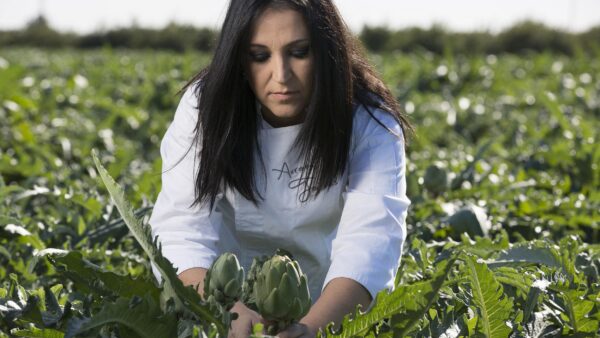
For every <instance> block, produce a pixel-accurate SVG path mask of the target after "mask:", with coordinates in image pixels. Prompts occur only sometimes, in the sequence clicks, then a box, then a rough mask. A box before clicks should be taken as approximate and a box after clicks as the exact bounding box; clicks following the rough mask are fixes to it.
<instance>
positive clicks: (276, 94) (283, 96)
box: [271, 92, 298, 100]
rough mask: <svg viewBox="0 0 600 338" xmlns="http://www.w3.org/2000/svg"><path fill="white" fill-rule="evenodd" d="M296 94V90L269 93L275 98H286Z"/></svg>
mask: <svg viewBox="0 0 600 338" xmlns="http://www.w3.org/2000/svg"><path fill="white" fill-rule="evenodd" d="M297 94H298V92H286V93H285V94H282V93H271V96H272V97H274V98H275V99H276V100H288V99H290V98H292V97H294V96H296V95H297Z"/></svg>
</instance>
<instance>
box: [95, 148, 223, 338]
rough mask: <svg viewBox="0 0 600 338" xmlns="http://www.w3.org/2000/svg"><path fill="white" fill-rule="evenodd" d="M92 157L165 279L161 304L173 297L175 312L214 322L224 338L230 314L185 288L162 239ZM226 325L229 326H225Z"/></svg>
mask: <svg viewBox="0 0 600 338" xmlns="http://www.w3.org/2000/svg"><path fill="white" fill-rule="evenodd" d="M92 157H93V160H94V163H95V165H96V169H97V170H98V173H99V174H100V177H101V179H102V181H103V182H104V185H105V186H106V189H107V190H108V192H109V194H110V196H111V198H112V200H113V202H114V203H115V205H116V207H117V209H118V210H119V213H120V214H121V217H122V218H123V221H124V222H125V224H127V227H128V228H129V231H131V233H132V235H133V237H134V238H135V239H136V240H137V242H138V243H139V244H140V246H141V247H142V249H143V250H144V252H146V254H147V255H148V257H149V258H150V260H151V261H152V262H153V263H154V264H155V265H156V267H157V269H158V271H160V274H161V276H162V278H163V285H162V286H163V293H162V297H163V302H161V305H163V306H164V307H166V306H167V305H166V304H167V303H168V299H170V298H172V299H173V300H174V302H175V304H174V305H175V309H176V310H178V311H184V309H186V310H188V311H191V312H193V313H195V314H196V315H197V316H199V317H200V318H201V319H202V320H204V321H206V322H208V323H213V324H214V325H216V326H217V329H218V331H219V334H220V335H222V336H224V335H225V334H226V330H227V327H228V325H229V324H228V323H229V321H228V320H229V317H228V313H224V314H222V320H221V319H219V318H217V316H215V315H214V314H213V313H212V311H211V309H210V307H209V306H208V305H207V304H206V303H205V302H204V301H203V300H202V298H200V295H199V294H198V292H197V291H196V290H194V289H193V288H192V287H185V286H184V285H183V283H182V282H181V280H180V279H179V278H178V277H177V272H176V270H175V268H174V267H173V264H172V263H171V262H170V261H169V260H168V259H167V258H165V257H164V256H163V255H162V249H161V247H159V246H157V243H158V237H156V238H155V239H154V240H152V232H151V228H150V226H149V225H143V224H142V223H141V221H140V220H139V219H138V218H137V217H135V215H134V212H133V208H132V207H131V205H130V204H129V202H128V201H127V199H126V198H125V193H124V191H123V189H122V188H121V187H120V186H119V185H118V184H117V182H115V180H114V179H113V178H112V177H111V176H110V175H109V174H108V172H107V171H106V169H105V168H104V167H103V166H102V164H101V163H100V160H98V156H97V155H96V151H95V150H93V151H92ZM223 322H225V323H226V324H223Z"/></svg>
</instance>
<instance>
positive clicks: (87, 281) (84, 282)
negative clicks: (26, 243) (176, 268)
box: [36, 249, 160, 300]
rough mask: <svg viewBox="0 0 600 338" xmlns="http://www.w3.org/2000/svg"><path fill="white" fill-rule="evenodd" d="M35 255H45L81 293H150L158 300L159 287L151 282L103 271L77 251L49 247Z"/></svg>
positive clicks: (127, 295) (127, 294)
mask: <svg viewBox="0 0 600 338" xmlns="http://www.w3.org/2000/svg"><path fill="white" fill-rule="evenodd" d="M36 256H37V257H47V258H48V260H49V261H50V262H51V263H52V265H54V266H55V268H56V269H57V271H58V273H60V274H62V275H64V276H66V277H68V278H69V279H70V280H72V281H73V282H74V283H75V287H76V288H77V289H80V290H82V291H84V292H95V293H99V294H101V295H105V296H106V295H116V296H121V297H133V296H135V295H138V296H140V295H142V294H145V293H150V295H151V296H152V297H153V298H154V299H155V300H158V299H159V295H160V289H159V288H157V287H156V286H155V285H154V283H152V282H150V281H147V280H143V279H141V278H137V279H133V278H131V277H129V276H122V275H119V274H116V273H114V272H111V271H105V270H104V269H102V268H101V267H99V266H97V265H95V264H93V263H90V262H89V261H87V260H85V259H84V258H83V255H82V254H81V252H79V251H63V250H57V249H50V250H42V251H40V252H39V253H38V254H37V255H36Z"/></svg>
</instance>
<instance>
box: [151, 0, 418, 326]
mask: <svg viewBox="0 0 600 338" xmlns="http://www.w3.org/2000/svg"><path fill="white" fill-rule="evenodd" d="M359 46H360V45H359V43H358V42H357V41H356V40H355V38H353V37H352V35H351V33H350V32H349V30H348V28H347V27H346V25H345V24H344V23H343V21H342V19H341V18H340V15H339V13H338V11H337V9H336V8H335V6H334V4H333V3H332V1H331V0H232V1H231V3H230V5H229V8H228V11H227V15H226V18H225V21H224V23H223V27H222V30H221V35H220V38H219V41H218V44H217V48H216V50H215V54H214V57H213V60H212V63H211V64H210V65H209V66H208V67H207V68H205V69H204V70H202V71H201V72H200V73H199V74H198V75H196V77H195V78H194V79H193V80H192V81H190V83H188V85H187V86H186V88H185V93H184V95H183V97H182V99H181V102H180V104H179V107H178V108H177V111H176V113H175V118H174V120H173V123H172V124H171V125H170V126H169V128H168V130H167V132H166V134H165V136H164V138H163V140H162V143H161V156H162V159H163V167H164V168H165V169H166V171H165V172H164V173H163V176H162V190H161V192H160V194H159V196H158V198H157V201H156V204H155V207H154V211H153V213H152V217H151V219H150V224H151V225H152V230H153V231H152V232H153V236H157V235H158V236H159V240H160V241H161V243H162V247H163V254H164V255H165V256H166V257H167V258H168V259H169V260H170V261H171V262H173V264H174V265H175V267H176V268H178V273H179V278H180V279H181V280H182V281H183V282H184V284H186V285H197V284H200V290H202V283H203V279H204V275H205V273H206V269H207V268H208V267H209V266H210V264H211V263H212V261H213V260H214V259H215V258H216V256H217V255H218V254H220V253H222V252H226V251H229V252H233V253H235V254H236V255H237V256H238V257H239V259H240V262H241V264H242V265H243V266H244V267H245V268H246V271H248V270H247V269H248V268H249V265H250V263H251V261H252V258H253V257H255V256H259V255H272V254H273V253H274V252H275V250H276V249H277V248H283V249H286V250H287V251H289V252H291V253H292V254H293V255H294V258H296V259H297V260H298V261H299V263H300V266H301V268H302V269H303V271H304V272H305V273H306V274H307V276H308V280H309V285H310V292H311V296H312V298H313V306H312V308H311V310H310V311H309V313H308V314H307V315H306V317H304V318H303V319H302V320H301V322H300V323H299V324H295V325H292V326H290V327H288V328H287V329H286V330H284V331H282V332H280V333H279V336H280V337H312V336H314V335H315V333H316V332H317V330H318V329H319V328H320V327H324V326H325V325H326V324H327V323H329V322H331V321H335V322H338V323H339V322H340V320H341V318H343V316H344V315H345V314H346V313H349V312H351V311H352V310H353V309H354V308H355V307H356V305H357V304H362V306H363V308H366V307H367V306H368V305H369V304H370V302H371V300H372V299H373V297H374V296H375V294H376V293H377V292H378V291H379V290H381V289H384V288H392V287H393V280H394V274H395V272H396V269H397V268H398V263H399V259H400V254H401V250H402V245H403V243H404V240H405V237H406V230H405V224H404V223H405V219H406V212H407V209H408V206H409V204H410V200H409V199H408V198H407V197H406V188H405V185H406V184H405V177H404V170H405V169H404V168H405V157H404V154H405V152H404V145H405V138H404V137H405V135H407V134H408V133H409V132H411V131H412V129H411V126H410V124H409V123H408V121H407V119H406V118H405V116H404V115H402V114H400V113H399V107H398V104H397V102H395V100H394V98H393V97H392V95H391V93H390V91H389V90H388V89H387V88H386V87H385V85H384V84H383V83H382V81H381V80H380V79H379V78H378V76H377V74H376V73H375V72H374V71H373V70H372V68H371V67H370V66H369V64H368V62H367V61H366V58H365V57H364V55H363V54H364V53H363V52H362V51H361V50H360V49H359ZM153 271H154V274H155V275H156V278H157V279H159V280H160V275H159V274H158V271H157V270H156V268H155V267H154V266H153ZM232 311H234V312H237V313H238V314H239V318H238V319H237V320H235V321H234V322H233V323H232V328H231V331H230V332H231V336H236V337H237V336H248V334H249V332H250V330H251V327H252V325H253V324H255V323H258V322H260V321H261V320H262V319H261V318H260V316H259V315H258V314H257V313H255V312H253V311H251V310H249V309H248V308H246V307H245V306H244V305H243V304H242V303H237V304H236V305H235V306H234V308H233V310H232Z"/></svg>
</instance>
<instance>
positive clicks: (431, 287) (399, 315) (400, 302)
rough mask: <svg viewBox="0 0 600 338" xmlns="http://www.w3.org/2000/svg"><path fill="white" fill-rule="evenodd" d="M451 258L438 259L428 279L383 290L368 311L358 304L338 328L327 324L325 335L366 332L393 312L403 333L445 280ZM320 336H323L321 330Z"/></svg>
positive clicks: (433, 299)
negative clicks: (432, 273)
mask: <svg viewBox="0 0 600 338" xmlns="http://www.w3.org/2000/svg"><path fill="white" fill-rule="evenodd" d="M454 261H455V258H451V259H449V260H444V261H442V262H440V263H438V265H437V266H436V270H435V271H436V272H435V274H434V275H433V277H432V278H431V279H429V280H426V281H420V282H417V283H414V284H410V285H399V286H398V287H397V288H396V289H395V290H394V291H392V292H389V291H387V290H382V291H381V292H379V293H378V294H377V296H376V297H375V301H374V303H373V304H372V305H371V307H370V308H369V310H368V311H367V312H361V311H360V309H359V308H357V310H356V311H355V313H354V314H353V316H352V319H350V318H351V317H350V315H347V316H345V317H344V319H343V321H342V323H341V327H340V329H339V330H338V331H333V329H332V326H331V324H329V325H328V327H327V329H326V330H325V331H324V334H325V335H326V336H327V337H357V336H365V335H368V334H369V331H370V330H372V328H373V326H374V325H377V324H379V323H380V322H381V321H382V320H384V319H387V318H390V317H392V316H393V315H396V317H395V318H394V320H395V324H394V326H395V329H396V330H398V332H399V334H400V336H402V335H403V334H404V333H407V332H409V331H410V330H411V329H412V327H413V325H414V324H416V323H417V322H418V320H420V319H421V317H423V315H424V314H425V313H426V312H427V310H428V309H429V307H430V306H431V304H432V303H433V302H434V301H435V300H436V299H437V297H438V293H439V289H440V288H441V287H442V285H443V284H444V280H445V279H446V277H447V276H448V273H449V272H450V268H451V267H452V264H453V263H454ZM319 336H320V337H322V335H321V334H320V335H319Z"/></svg>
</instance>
